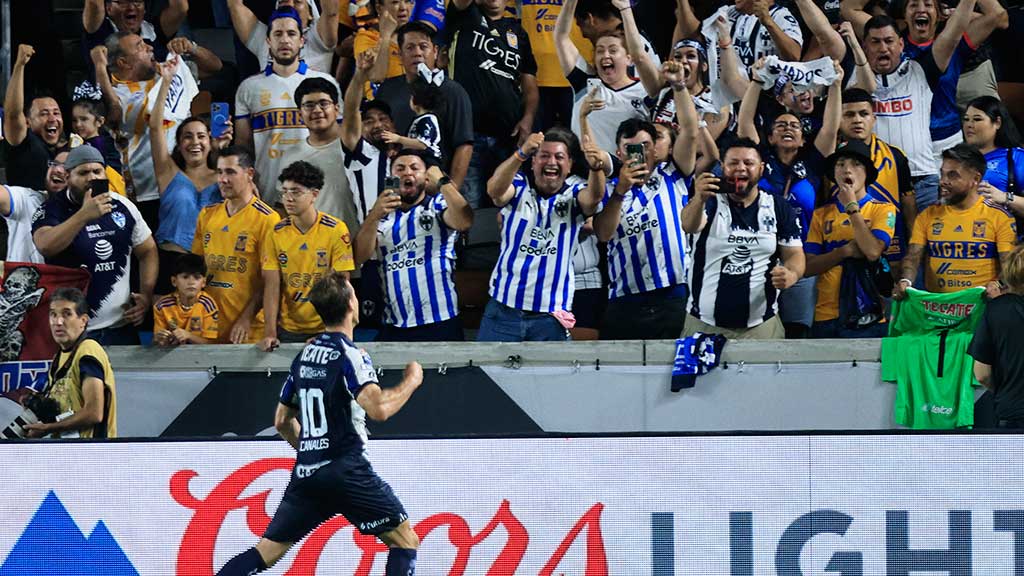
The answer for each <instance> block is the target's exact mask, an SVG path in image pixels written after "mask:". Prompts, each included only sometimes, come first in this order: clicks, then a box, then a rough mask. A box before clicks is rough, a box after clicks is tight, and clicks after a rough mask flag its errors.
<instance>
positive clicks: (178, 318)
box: [153, 254, 217, 346]
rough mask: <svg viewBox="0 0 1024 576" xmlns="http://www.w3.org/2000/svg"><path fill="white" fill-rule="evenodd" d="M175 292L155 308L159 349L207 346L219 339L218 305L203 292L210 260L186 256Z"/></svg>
mask: <svg viewBox="0 0 1024 576" xmlns="http://www.w3.org/2000/svg"><path fill="white" fill-rule="evenodd" d="M171 285H173V286H174V289H175V292H174V293H173V294H168V295H167V296H164V297H163V298H161V299H159V300H157V302H156V304H154V305H153V320H154V322H153V343H154V344H156V345H157V346H177V345H178V344H207V343H209V342H211V341H213V340H215V339H216V338H217V303H216V302H214V301H213V298H211V297H210V295H209V294H207V293H206V292H204V291H203V288H204V287H205V286H206V260H204V259H203V257H202V256H196V255H195V254H182V255H181V257H179V258H178V260H177V262H175V265H174V274H173V275H172V276H171Z"/></svg>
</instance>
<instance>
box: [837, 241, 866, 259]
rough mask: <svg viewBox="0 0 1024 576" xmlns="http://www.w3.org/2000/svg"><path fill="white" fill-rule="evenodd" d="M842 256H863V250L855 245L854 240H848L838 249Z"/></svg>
mask: <svg viewBox="0 0 1024 576" xmlns="http://www.w3.org/2000/svg"><path fill="white" fill-rule="evenodd" d="M839 250H840V253H841V254H842V255H843V258H864V252H863V251H861V249H860V246H858V245H857V241H856V240H850V241H849V242H847V243H846V244H843V246H842V247H841V248H840V249H839Z"/></svg>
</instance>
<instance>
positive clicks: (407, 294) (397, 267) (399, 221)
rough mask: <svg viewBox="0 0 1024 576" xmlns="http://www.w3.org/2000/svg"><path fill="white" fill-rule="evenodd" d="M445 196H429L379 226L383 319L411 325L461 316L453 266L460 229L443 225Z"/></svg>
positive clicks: (393, 322) (391, 216) (421, 324)
mask: <svg viewBox="0 0 1024 576" xmlns="http://www.w3.org/2000/svg"><path fill="white" fill-rule="evenodd" d="M447 208H448V203H447V202H445V199H444V195H442V194H437V195H436V196H427V197H426V198H424V199H423V201H422V202H420V203H419V204H417V205H415V206H413V207H412V208H410V209H409V210H406V211H402V210H396V211H395V212H392V213H391V214H388V215H387V216H385V217H384V218H383V219H381V221H380V223H379V224H378V225H377V248H378V251H379V255H380V260H381V274H382V276H383V278H384V285H385V288H386V289H385V291H384V303H385V307H384V322H385V323H387V324H391V325H394V326H397V327H399V328H412V327H414V326H423V325H425V324H433V323H435V322H442V321H444V320H448V319H450V318H454V317H455V316H456V315H458V310H459V303H458V298H457V297H456V294H455V282H454V280H453V279H452V270H453V269H454V267H455V242H456V240H458V237H459V233H458V231H456V230H452V229H451V228H449V227H448V226H447V225H446V224H445V223H444V218H442V216H443V215H444V211H445V210H446V209H447Z"/></svg>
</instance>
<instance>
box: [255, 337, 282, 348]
mask: <svg viewBox="0 0 1024 576" xmlns="http://www.w3.org/2000/svg"><path fill="white" fill-rule="evenodd" d="M280 345H281V341H280V340H278V339H277V336H264V337H263V340H260V344H259V346H260V350H263V351H264V352H273V351H274V350H277V347H278V346H280Z"/></svg>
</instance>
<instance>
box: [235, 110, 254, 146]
mask: <svg viewBox="0 0 1024 576" xmlns="http://www.w3.org/2000/svg"><path fill="white" fill-rule="evenodd" d="M235 144H237V145H238V146H241V147H243V148H245V149H246V150H248V151H249V153H250V154H253V153H254V150H253V143H252V124H251V123H250V122H249V117H248V116H246V117H244V118H243V117H240V116H235Z"/></svg>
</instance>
